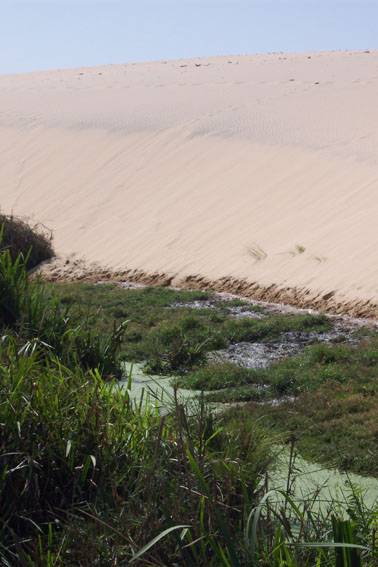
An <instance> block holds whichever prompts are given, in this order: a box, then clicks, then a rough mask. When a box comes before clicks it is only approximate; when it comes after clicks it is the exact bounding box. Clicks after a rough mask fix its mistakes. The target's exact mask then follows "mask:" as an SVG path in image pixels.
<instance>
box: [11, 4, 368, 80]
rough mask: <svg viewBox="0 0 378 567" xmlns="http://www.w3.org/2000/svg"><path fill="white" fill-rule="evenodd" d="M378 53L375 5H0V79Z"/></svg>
mask: <svg viewBox="0 0 378 567" xmlns="http://www.w3.org/2000/svg"><path fill="white" fill-rule="evenodd" d="M374 48H378V0H0V73H2V74H3V73H16V72H22V71H31V70H34V69H49V68H58V67H79V66H86V65H88V66H89V65H99V64H104V63H126V62H130V61H145V60H160V59H174V58H181V57H194V56H208V55H222V54H224V55H231V54H242V53H257V52H269V51H319V50H333V49H352V50H353V49H374Z"/></svg>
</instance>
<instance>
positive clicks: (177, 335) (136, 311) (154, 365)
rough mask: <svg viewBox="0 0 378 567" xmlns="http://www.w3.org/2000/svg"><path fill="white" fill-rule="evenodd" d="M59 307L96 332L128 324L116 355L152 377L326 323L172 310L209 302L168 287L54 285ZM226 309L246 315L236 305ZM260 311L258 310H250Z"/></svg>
mask: <svg viewBox="0 0 378 567" xmlns="http://www.w3.org/2000/svg"><path fill="white" fill-rule="evenodd" d="M55 289H56V290H57V292H58V295H59V298H60V302H61V303H62V304H63V305H66V306H69V307H70V309H71V312H73V313H75V312H76V313H77V314H78V315H79V316H85V317H86V318H87V319H88V320H89V322H90V323H91V324H92V325H93V326H95V327H96V328H97V329H98V330H99V332H104V333H108V332H109V330H110V329H111V327H112V326H113V324H114V321H116V323H117V324H118V323H121V322H122V321H123V320H125V319H127V320H129V321H130V323H129V325H128V328H127V332H126V335H125V341H124V343H123V345H122V356H123V358H124V359H125V360H128V361H135V362H143V361H145V362H147V367H148V369H149V370H150V371H152V372H154V373H161V374H167V373H168V374H177V373H185V372H187V371H190V370H191V369H193V368H195V367H197V366H200V365H202V364H203V363H204V362H205V355H206V353H207V352H209V351H211V350H215V349H219V348H225V347H226V346H227V345H228V344H229V343H231V342H240V341H272V340H277V338H279V337H280V335H282V334H283V333H286V332H288V331H294V332H304V333H306V332H311V331H326V330H328V329H329V328H330V323H329V320H328V319H327V318H326V317H324V316H318V315H282V316H278V315H271V314H266V316H265V318H264V319H263V320H256V319H248V318H243V319H235V318H232V317H231V316H230V315H229V314H228V312H227V307H228V306H229V305H228V304H226V303H224V302H219V303H218V304H217V305H216V307H215V308H214V309H191V308H190V307H185V306H183V307H172V305H175V304H177V303H186V302H191V301H195V300H196V301H201V300H207V299H209V298H212V297H214V296H212V295H211V294H210V293H204V292H197V291H177V290H172V289H168V288H144V289H131V290H130V289H129V290H125V289H122V288H121V287H119V286H114V285H109V284H101V285H93V284H92V285H91V284H60V285H58V286H56V288H55ZM230 306H233V307H242V306H244V307H245V309H248V310H251V306H250V305H249V304H248V303H246V302H243V301H241V300H238V299H236V300H233V302H232V304H231V305H230ZM256 310H257V311H261V310H262V308H261V307H260V306H256Z"/></svg>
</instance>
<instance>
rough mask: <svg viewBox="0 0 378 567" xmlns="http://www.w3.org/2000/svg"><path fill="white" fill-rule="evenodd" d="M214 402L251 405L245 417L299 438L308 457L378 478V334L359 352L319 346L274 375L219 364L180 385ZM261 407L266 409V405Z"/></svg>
mask: <svg viewBox="0 0 378 567" xmlns="http://www.w3.org/2000/svg"><path fill="white" fill-rule="evenodd" d="M179 385H180V386H181V387H185V388H192V389H196V390H198V389H199V390H203V391H205V392H206V393H207V394H206V399H207V401H208V402H210V401H211V402H223V403H230V402H234V403H235V402H251V403H250V405H247V406H245V407H244V408H242V409H238V410H237V411H238V412H240V413H241V415H244V418H245V419H257V418H258V419H260V418H262V419H263V423H265V426H266V427H267V428H271V429H272V430H273V431H275V432H280V433H284V434H285V435H286V437H287V438H290V437H291V436H293V435H294V436H295V437H296V438H297V440H298V448H299V450H300V451H302V454H303V455H304V456H305V457H307V458H310V459H311V460H315V461H318V462H322V463H324V464H327V465H329V466H333V465H336V466H338V467H339V468H341V469H343V470H351V471H354V472H357V473H361V474H365V475H375V476H378V420H377V416H378V334H377V333H376V332H370V333H368V334H367V336H365V337H364V338H362V340H361V343H360V344H359V345H358V346H351V345H345V344H316V345H311V346H308V347H306V348H305V350H304V351H303V353H302V354H299V355H297V356H293V357H291V358H289V359H286V360H282V361H280V362H277V363H275V364H273V365H272V366H271V367H269V368H267V369H258V370H252V369H243V368H240V367H238V366H236V365H232V364H229V363H228V364H211V365H208V366H205V367H203V368H201V369H198V370H196V371H194V372H191V373H189V374H188V375H186V376H183V377H182V378H180V379H179ZM261 402H264V404H263V405H261Z"/></svg>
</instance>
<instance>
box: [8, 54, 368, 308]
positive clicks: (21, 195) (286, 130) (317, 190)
mask: <svg viewBox="0 0 378 567" xmlns="http://www.w3.org/2000/svg"><path fill="white" fill-rule="evenodd" d="M377 100H378V52H371V53H368V52H358V53H352V52H343V53H315V54H296V55H282V54H269V55H257V56H252V57H247V56H243V57H236V56H235V57H228V58H224V57H221V58H209V59H199V60H190V61H167V62H165V61H162V62H154V63H143V64H135V65H132V64H129V65H114V66H113V65H110V66H105V67H98V68H90V69H76V70H64V71H51V72H39V73H31V74H26V75H14V76H3V77H0V181H1V182H0V204H1V208H2V210H3V211H5V212H10V211H13V212H14V213H16V214H20V215H27V216H29V217H32V218H33V219H36V220H37V219H38V220H39V221H41V222H43V223H45V224H46V225H48V226H49V227H51V228H52V229H53V230H54V234H55V244H56V248H57V250H58V252H59V253H60V254H62V255H68V254H72V253H76V254H78V255H79V256H83V257H85V258H86V260H87V261H88V262H97V263H98V264H99V265H101V266H104V267H107V268H109V269H111V270H113V271H125V270H130V269H131V270H138V273H142V272H143V274H151V273H156V272H158V273H160V274H161V273H164V274H167V275H168V276H169V277H170V278H173V280H172V281H173V282H177V281H183V280H185V278H190V277H191V276H194V277H196V278H197V280H198V276H201V277H203V278H205V279H206V281H213V280H219V279H220V278H223V280H222V281H223V282H227V281H229V282H230V281H231V279H232V281H235V280H238V282H239V284H240V282H244V283H243V285H244V289H247V288H248V285H249V283H253V284H254V285H253V286H250V289H251V290H252V291H253V290H255V291H256V290H257V289H258V288H259V289H260V290H261V289H262V290H269V289H270V290H272V289H274V290H275V291H276V292H277V290H281V291H282V290H284V291H285V293H286V294H290V293H291V294H292V297H294V298H295V297H296V298H297V299H298V297H302V298H308V299H307V300H306V301H307V303H308V304H309V305H310V304H311V302H312V303H314V304H315V305H316V300H319V298H322V297H323V296H326V299H325V301H326V302H327V301H328V300H329V299H330V298H332V301H333V303H334V304H335V305H336V304H338V305H341V304H343V303H346V304H348V305H351V304H353V303H354V304H358V305H359V306H360V307H361V310H360V311H361V312H362V313H363V312H364V309H365V310H370V313H371V312H372V311H373V312H374V311H375V310H376V305H377V301H378V238H377V234H378V231H377V226H378V106H377ZM189 281H193V280H190V279H189ZM239 284H238V285H239ZM273 284H275V287H272V285H273ZM225 287H227V286H226V285H225ZM293 290H294V291H293ZM277 297H278V296H277ZM281 297H284V298H285V297H286V296H282V295H281ZM289 300H290V298H289ZM350 302H352V303H350Z"/></svg>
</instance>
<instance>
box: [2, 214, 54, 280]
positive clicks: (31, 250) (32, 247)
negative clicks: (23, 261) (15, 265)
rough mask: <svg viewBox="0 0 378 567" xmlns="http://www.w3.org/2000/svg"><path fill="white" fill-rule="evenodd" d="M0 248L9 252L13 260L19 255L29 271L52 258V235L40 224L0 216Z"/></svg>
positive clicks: (9, 216)
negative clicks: (25, 261) (23, 259)
mask: <svg viewBox="0 0 378 567" xmlns="http://www.w3.org/2000/svg"><path fill="white" fill-rule="evenodd" d="M0 230H1V233H0V234H1V238H0V248H1V249H4V248H5V249H7V250H9V252H10V254H11V257H12V259H13V260H15V259H16V258H17V256H18V255H19V254H20V253H21V254H22V255H23V256H24V257H25V258H27V268H28V269H29V270H30V269H31V268H34V267H35V266H38V264H40V263H41V262H43V261H44V260H48V259H49V258H52V257H53V256H54V250H53V247H52V235H51V233H50V231H48V230H47V229H46V228H45V227H43V226H42V225H40V224H36V225H33V226H32V225H30V224H28V223H27V222H26V221H24V220H21V219H20V218H17V217H14V216H11V215H4V214H0Z"/></svg>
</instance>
